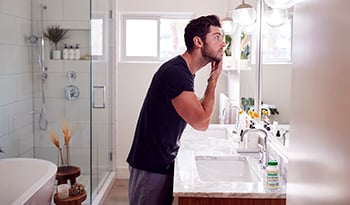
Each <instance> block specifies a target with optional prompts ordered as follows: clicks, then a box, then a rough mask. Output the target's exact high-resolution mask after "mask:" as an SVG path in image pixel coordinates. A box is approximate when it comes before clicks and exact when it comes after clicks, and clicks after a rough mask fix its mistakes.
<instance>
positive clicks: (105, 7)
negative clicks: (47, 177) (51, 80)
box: [90, 0, 114, 198]
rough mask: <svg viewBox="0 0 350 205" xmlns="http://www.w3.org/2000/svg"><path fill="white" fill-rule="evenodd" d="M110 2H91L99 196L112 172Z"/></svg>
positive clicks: (95, 185) (95, 179)
mask: <svg viewBox="0 0 350 205" xmlns="http://www.w3.org/2000/svg"><path fill="white" fill-rule="evenodd" d="M111 8H112V7H111V3H110V0H91V20H90V38H91V41H90V42H91V50H90V53H91V74H92V75H91V105H92V106H91V116H92V124H91V128H92V135H91V150H92V157H91V165H92V170H91V173H92V175H91V182H92V183H91V186H92V189H93V190H95V191H94V192H93V193H92V194H93V195H92V197H93V198H94V197H95V196H96V195H97V194H99V192H100V190H101V187H102V185H104V182H105V181H106V180H107V178H108V176H109V173H110V172H111V169H112V156H113V155H112V144H113V141H112V137H111V136H112V123H111V122H112V121H113V120H112V113H113V109H112V105H113V100H112V93H113V89H112V88H113V87H112V86H111V85H112V82H113V76H114V74H113V72H112V69H111V68H112V63H113V58H112V56H113V49H112V48H113V46H112V45H113V43H112V42H113V41H112V29H111V27H112V25H113V24H112V18H111V14H110V10H111Z"/></svg>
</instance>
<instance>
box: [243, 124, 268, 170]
mask: <svg viewBox="0 0 350 205" xmlns="http://www.w3.org/2000/svg"><path fill="white" fill-rule="evenodd" d="M249 132H258V133H262V135H260V134H258V136H259V140H258V147H259V163H260V164H261V165H262V168H263V169H265V168H266V167H267V163H268V161H269V153H268V149H267V136H268V134H267V131H266V130H265V129H256V128H249V129H246V130H244V131H243V132H242V134H241V142H243V140H244V137H245V136H246V135H247V134H248V133H249Z"/></svg>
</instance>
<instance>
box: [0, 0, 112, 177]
mask: <svg viewBox="0 0 350 205" xmlns="http://www.w3.org/2000/svg"><path fill="white" fill-rule="evenodd" d="M41 5H46V7H47V8H46V9H45V10H44V11H43V22H42V23H43V27H44V29H45V28H46V27H47V26H48V25H60V26H61V27H63V28H66V29H69V31H68V38H67V39H65V40H64V41H63V42H61V44H60V45H59V48H60V49H62V48H63V43H67V44H68V45H75V44H77V43H78V44H79V45H80V50H81V52H80V53H81V56H83V55H85V54H89V19H90V9H89V6H90V1H89V0H74V1H70V0H60V1H56V0H32V1H23V0H0V31H1V32H0V147H2V148H3V150H4V151H5V153H4V154H1V153H0V158H4V157H36V158H42V159H47V160H50V161H53V162H55V163H56V162H57V150H56V148H55V147H54V146H53V144H52V143H51V141H50V138H49V135H48V131H47V130H45V131H42V130H40V129H39V126H38V120H39V115H40V112H41V105H42V99H41V87H40V81H41V75H40V67H39V65H38V62H37V57H38V52H39V45H36V46H35V45H34V46H32V45H31V44H30V43H29V41H28V40H27V37H28V36H30V35H31V34H34V35H36V36H39V37H40V36H41V35H42V34H41V31H42V28H41V26H40V25H41V21H40V19H41V17H40V12H41V11H40V8H41ZM96 7H97V6H96ZM108 11H109V10H108V8H104V9H100V11H98V12H99V14H100V15H101V14H102V15H105V16H106V15H107V14H108ZM32 64H33V65H32ZM45 65H46V67H47V74H48V78H47V80H46V82H45V86H44V88H45V99H46V112H47V120H48V123H49V127H50V128H52V129H53V130H54V131H55V132H56V134H57V135H58V136H59V137H62V132H61V127H62V123H63V121H64V120H67V121H68V123H69V126H70V127H73V128H74V131H73V136H72V140H71V143H70V145H71V162H72V164H74V165H76V166H80V167H81V170H82V173H83V174H84V172H88V171H89V167H90V151H91V150H90V95H91V94H90V61H89V60H51V59H50V44H49V42H48V41H47V40H45ZM92 66H93V68H94V70H95V71H94V74H93V76H94V77H93V78H94V83H95V84H98V85H105V86H106V89H107V91H106V93H109V89H110V88H109V86H108V85H109V77H110V75H109V66H110V65H109V61H108V56H106V59H105V61H99V62H93V63H92ZM69 71H74V72H76V74H77V78H76V79H74V80H72V81H69V80H68V78H67V73H68V72H69ZM67 85H75V86H77V87H78V88H79V90H80V95H79V97H78V99H76V100H68V99H67V98H66V97H65V93H64V88H65V87H66V86H67ZM97 101H100V100H97ZM110 115H111V112H110V98H109V97H108V96H107V98H106V108H105V109H94V118H93V122H94V125H93V126H94V127H93V129H92V130H93V132H94V133H93V134H94V136H95V138H94V139H93V142H92V143H93V150H92V152H93V155H94V157H93V160H95V161H93V163H94V164H93V167H94V168H98V167H99V168H101V166H102V167H108V164H109V163H108V161H109V155H107V154H106V150H108V147H110V146H111V140H110V136H111V132H110V130H111V129H110V126H111V125H110V119H111V117H110ZM33 133H34V135H33ZM60 140H61V145H62V144H63V139H62V138H61V139H60ZM97 146H98V147H97ZM87 174H88V173H87Z"/></svg>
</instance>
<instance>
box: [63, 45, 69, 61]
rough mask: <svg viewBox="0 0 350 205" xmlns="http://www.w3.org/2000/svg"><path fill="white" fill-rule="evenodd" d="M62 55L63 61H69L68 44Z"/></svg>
mask: <svg viewBox="0 0 350 205" xmlns="http://www.w3.org/2000/svg"><path fill="white" fill-rule="evenodd" d="M62 53H63V55H62V57H63V60H67V59H68V46H67V44H66V43H65V44H64V48H63V51H62Z"/></svg>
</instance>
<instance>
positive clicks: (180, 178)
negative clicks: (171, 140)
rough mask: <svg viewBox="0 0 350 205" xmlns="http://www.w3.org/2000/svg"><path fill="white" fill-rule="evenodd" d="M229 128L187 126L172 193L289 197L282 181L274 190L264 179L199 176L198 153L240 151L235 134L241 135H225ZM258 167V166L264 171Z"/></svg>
mask: <svg viewBox="0 0 350 205" xmlns="http://www.w3.org/2000/svg"><path fill="white" fill-rule="evenodd" d="M226 128H228V127H227V125H214V124H213V125H210V127H209V129H208V131H207V132H200V131H196V130H194V129H193V128H191V127H190V126H187V128H186V129H185V131H184V134H183V136H182V138H181V146H180V150H179V153H178V156H177V158H176V161H175V174H174V189H173V195H174V196H175V197H216V198H286V193H285V185H281V189H280V190H278V191H274V192H272V191H268V190H266V189H265V188H264V185H263V181H262V180H261V181H259V182H235V181H233V182H229V181H227V182H211V181H201V180H200V178H199V176H198V173H197V169H196V162H195V157H196V156H203V155H205V156H232V155H237V153H236V152H235V148H234V147H235V146H234V142H235V139H234V138H235V137H237V139H238V136H233V135H232V136H230V137H228V138H227V137H225V136H224V135H225V132H227V131H229V130H227V129H226ZM213 131H214V132H213ZM211 135H212V136H211ZM214 135H215V136H214ZM245 156H247V157H251V158H252V159H254V158H257V154H256V153H254V154H245ZM259 169H260V168H259ZM259 169H257V170H258V171H263V170H259Z"/></svg>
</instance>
